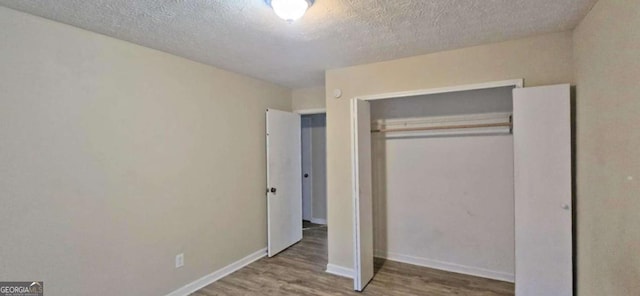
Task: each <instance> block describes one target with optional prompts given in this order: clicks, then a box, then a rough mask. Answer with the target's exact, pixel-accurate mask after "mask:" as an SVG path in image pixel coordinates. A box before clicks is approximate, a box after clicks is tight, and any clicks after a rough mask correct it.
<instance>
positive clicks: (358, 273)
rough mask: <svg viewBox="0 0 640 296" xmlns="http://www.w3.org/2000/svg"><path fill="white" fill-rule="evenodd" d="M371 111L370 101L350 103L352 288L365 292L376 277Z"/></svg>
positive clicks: (355, 100) (353, 101)
mask: <svg viewBox="0 0 640 296" xmlns="http://www.w3.org/2000/svg"><path fill="white" fill-rule="evenodd" d="M370 112H371V108H370V106H369V102H367V101H363V100H357V99H353V100H352V101H351V116H352V119H353V120H352V124H351V135H352V140H351V147H352V159H353V161H354V163H353V164H352V165H353V179H352V183H353V201H354V204H353V205H354V210H355V211H354V212H355V215H354V223H353V226H354V242H355V243H354V249H355V250H354V257H355V260H354V271H355V275H354V278H353V285H354V289H355V290H356V291H362V290H364V288H365V287H366V286H367V284H368V283H369V281H371V279H372V278H373V198H372V186H371V183H372V182H371V173H372V172H371V116H370Z"/></svg>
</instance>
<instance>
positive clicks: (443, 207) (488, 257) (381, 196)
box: [370, 86, 515, 282]
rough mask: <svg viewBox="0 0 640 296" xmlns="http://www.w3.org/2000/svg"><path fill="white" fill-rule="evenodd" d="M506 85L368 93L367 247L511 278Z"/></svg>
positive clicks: (426, 263)
mask: <svg viewBox="0 0 640 296" xmlns="http://www.w3.org/2000/svg"><path fill="white" fill-rule="evenodd" d="M513 88H514V87H513V86H507V87H497V88H488V89H480V90H468V91H459V92H448V93H441V94H429V95H419V96H411V97H404V98H395V99H387V100H375V101H371V102H370V104H371V109H370V110H371V163H372V170H371V171H372V197H373V205H372V206H373V243H374V256H375V257H377V258H382V259H388V260H391V261H397V262H402V263H408V264H412V265H419V266H423V267H429V268H433V269H439V270H444V271H451V272H456V273H462V274H468V275H473V276H478V277H484V278H490V279H496V280H500V281H507V282H513V281H514V269H515V265H514V243H515V239H514V225H515V221H514V187H513V184H514V174H513V135H512V134H511V115H512V112H513V105H512V90H513Z"/></svg>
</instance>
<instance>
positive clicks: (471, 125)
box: [371, 122, 512, 133]
mask: <svg viewBox="0 0 640 296" xmlns="http://www.w3.org/2000/svg"><path fill="white" fill-rule="evenodd" d="M501 126H504V127H511V126H512V124H511V122H503V123H483V124H464V125H443V126H430V127H407V128H392V129H377V130H371V132H372V133H389V132H413V131H432V130H445V129H465V128H481V127H501Z"/></svg>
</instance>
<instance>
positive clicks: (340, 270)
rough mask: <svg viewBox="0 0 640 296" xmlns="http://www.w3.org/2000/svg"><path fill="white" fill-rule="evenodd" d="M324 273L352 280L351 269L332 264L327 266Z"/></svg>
mask: <svg viewBox="0 0 640 296" xmlns="http://www.w3.org/2000/svg"><path fill="white" fill-rule="evenodd" d="M326 272H327V273H330V274H333V275H337V276H341V277H346V278H350V279H352V278H353V269H351V268H346V267H342V266H338V265H334V264H327V270H326Z"/></svg>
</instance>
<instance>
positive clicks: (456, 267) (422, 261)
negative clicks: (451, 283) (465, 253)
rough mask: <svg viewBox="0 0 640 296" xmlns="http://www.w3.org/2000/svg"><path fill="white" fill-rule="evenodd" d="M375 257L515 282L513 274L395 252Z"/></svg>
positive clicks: (377, 253) (377, 252)
mask: <svg viewBox="0 0 640 296" xmlns="http://www.w3.org/2000/svg"><path fill="white" fill-rule="evenodd" d="M374 253H375V256H376V257H378V258H384V259H387V260H391V261H397V262H402V263H407V264H413V265H418V266H423V267H429V268H433V269H439V270H444V271H450V272H455V273H462V274H468V275H473V276H478V277H483V278H489V279H494V280H499V281H505V282H510V283H513V282H515V275H514V274H512V273H506V272H502V271H495V270H489V269H484V268H479V267H472V266H466V265H461V264H456V263H450V262H444V261H439V260H432V259H427V258H421V257H414V256H409V255H403V254H398V253H393V252H386V251H381V250H375V252H374Z"/></svg>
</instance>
